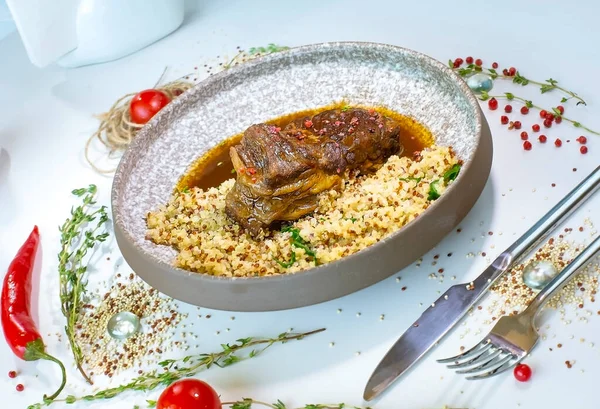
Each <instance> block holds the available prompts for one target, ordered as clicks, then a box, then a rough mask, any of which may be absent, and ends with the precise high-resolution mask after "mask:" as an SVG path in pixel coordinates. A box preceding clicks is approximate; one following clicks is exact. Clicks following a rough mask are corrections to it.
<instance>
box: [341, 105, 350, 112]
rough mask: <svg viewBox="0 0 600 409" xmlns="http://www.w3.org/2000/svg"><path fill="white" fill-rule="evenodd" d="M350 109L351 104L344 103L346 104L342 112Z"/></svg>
mask: <svg viewBox="0 0 600 409" xmlns="http://www.w3.org/2000/svg"><path fill="white" fill-rule="evenodd" d="M349 109H350V105H344V106H343V107H342V112H346V111H347V110H349Z"/></svg>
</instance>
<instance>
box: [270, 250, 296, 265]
mask: <svg viewBox="0 0 600 409" xmlns="http://www.w3.org/2000/svg"><path fill="white" fill-rule="evenodd" d="M273 260H275V262H277V264H279V265H280V266H281V267H283V268H290V267H291V266H293V265H294V263H295V262H296V253H294V252H293V251H292V255H291V256H290V261H288V262H287V263H284V262H283V261H279V260H277V259H273Z"/></svg>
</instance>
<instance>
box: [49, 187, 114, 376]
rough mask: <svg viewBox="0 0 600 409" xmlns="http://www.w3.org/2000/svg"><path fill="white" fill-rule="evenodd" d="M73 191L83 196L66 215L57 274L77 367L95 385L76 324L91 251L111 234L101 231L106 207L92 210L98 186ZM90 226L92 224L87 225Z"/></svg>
mask: <svg viewBox="0 0 600 409" xmlns="http://www.w3.org/2000/svg"><path fill="white" fill-rule="evenodd" d="M72 193H73V194H74V195H75V196H77V197H82V198H83V199H82V204H81V205H80V206H78V207H75V208H71V217H70V218H67V219H66V220H65V222H64V224H63V225H62V226H60V227H59V231H60V234H61V236H60V253H58V273H59V279H60V303H61V311H62V313H63V315H64V316H65V318H66V319H67V324H66V325H65V332H66V334H67V338H68V340H69V344H70V346H71V351H72V352H73V357H74V358H75V364H76V366H77V369H78V370H79V372H80V373H81V375H82V376H83V378H84V379H85V380H86V381H87V382H88V383H89V384H93V382H92V380H91V379H90V377H89V376H88V375H87V374H86V373H85V371H84V370H83V367H82V364H83V354H82V352H81V348H80V347H79V345H78V344H77V340H76V338H75V337H76V325H77V319H78V318H79V311H80V308H81V305H82V297H83V295H84V294H85V292H86V284H87V279H86V272H87V262H88V261H89V258H87V257H86V256H87V253H88V250H93V249H95V247H96V246H97V245H98V244H100V243H102V242H103V241H105V240H106V238H107V237H108V233H107V232H104V233H98V231H99V230H100V229H102V228H103V227H104V224H105V223H106V222H107V221H108V215H107V213H106V206H101V207H100V208H97V209H96V210H92V208H93V207H94V205H95V204H96V202H95V201H94V195H95V194H96V186H95V185H89V186H88V187H87V188H82V189H75V190H73V191H72ZM88 226H90V227H89V228H88Z"/></svg>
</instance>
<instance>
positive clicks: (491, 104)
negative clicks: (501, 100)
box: [488, 98, 498, 111]
mask: <svg viewBox="0 0 600 409" xmlns="http://www.w3.org/2000/svg"><path fill="white" fill-rule="evenodd" d="M488 107H489V108H490V109H491V110H492V111H494V110H496V109H497V108H498V100H497V99H496V98H492V99H490V100H489V101H488Z"/></svg>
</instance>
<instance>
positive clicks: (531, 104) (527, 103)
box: [525, 100, 533, 108]
mask: <svg viewBox="0 0 600 409" xmlns="http://www.w3.org/2000/svg"><path fill="white" fill-rule="evenodd" d="M525 106H526V107H527V108H533V102H531V101H528V100H526V101H525Z"/></svg>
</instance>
